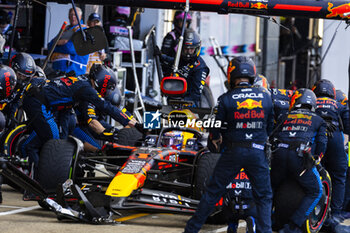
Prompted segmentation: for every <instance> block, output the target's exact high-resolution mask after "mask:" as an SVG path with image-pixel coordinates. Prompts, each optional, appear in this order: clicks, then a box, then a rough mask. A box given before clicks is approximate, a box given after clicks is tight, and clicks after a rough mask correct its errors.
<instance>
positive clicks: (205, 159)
mask: <svg viewBox="0 0 350 233" xmlns="http://www.w3.org/2000/svg"><path fill="white" fill-rule="evenodd" d="M219 158H220V154H218V153H209V152H208V153H204V154H202V155H201V156H200V157H199V159H198V161H197V170H196V174H195V180H194V184H195V189H194V193H193V197H194V199H198V200H199V199H200V198H201V197H202V194H203V192H204V191H205V187H206V185H207V182H209V180H210V178H211V177H212V175H213V172H214V168H215V166H216V163H217V162H218V160H219ZM221 209H222V207H221V206H220V205H219V206H217V207H215V210H214V211H213V213H212V214H211V215H209V217H208V218H207V221H206V223H208V224H224V223H226V218H225V216H224V212H223V211H222V210H221Z"/></svg>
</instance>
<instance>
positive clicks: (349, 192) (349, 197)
mask: <svg viewBox="0 0 350 233" xmlns="http://www.w3.org/2000/svg"><path fill="white" fill-rule="evenodd" d="M336 101H337V102H338V103H341V104H342V105H343V106H345V107H346V109H347V111H349V103H348V97H347V95H346V94H345V93H344V92H343V91H341V90H336ZM348 143H349V142H346V146H345V153H347V154H348V158H349V152H348V150H349V145H348ZM346 148H348V150H346ZM349 201H350V169H349V164H348V170H347V173H346V183H345V196H344V203H343V213H342V216H343V217H344V218H345V219H347V218H350V211H349V208H350V206H349V204H350V203H349Z"/></svg>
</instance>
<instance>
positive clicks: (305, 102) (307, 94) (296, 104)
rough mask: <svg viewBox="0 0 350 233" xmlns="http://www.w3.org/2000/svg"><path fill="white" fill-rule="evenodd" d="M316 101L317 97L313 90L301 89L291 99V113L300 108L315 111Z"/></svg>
mask: <svg viewBox="0 0 350 233" xmlns="http://www.w3.org/2000/svg"><path fill="white" fill-rule="evenodd" d="M316 101H317V98H316V95H315V93H314V92H313V91H312V90H310V89H307V88H300V89H298V90H296V91H295V92H294V94H293V96H292V98H291V101H290V105H289V111H291V110H294V109H298V108H308V109H310V110H311V111H315V109H316Z"/></svg>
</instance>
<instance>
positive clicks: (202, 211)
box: [185, 147, 272, 233]
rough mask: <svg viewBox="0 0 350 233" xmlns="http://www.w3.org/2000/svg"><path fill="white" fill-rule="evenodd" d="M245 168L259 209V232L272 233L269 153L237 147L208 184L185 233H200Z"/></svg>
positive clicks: (224, 155) (223, 159) (222, 160)
mask: <svg viewBox="0 0 350 233" xmlns="http://www.w3.org/2000/svg"><path fill="white" fill-rule="evenodd" d="M241 168H244V170H245V172H246V174H247V175H248V177H249V180H250V182H251V184H252V187H253V197H254V201H255V203H256V209H257V219H256V220H257V221H256V222H257V224H256V227H257V232H258V233H271V232H272V230H271V207H272V190H271V183H270V171H269V166H268V162H267V159H266V157H265V152H264V151H263V150H259V149H254V148H242V147H234V148H232V149H230V150H225V151H224V152H223V153H222V155H221V157H220V159H219V161H218V163H217V164H216V167H215V169H214V172H213V175H212V177H211V179H210V180H209V183H208V184H207V187H206V190H205V192H204V194H203V196H202V198H201V200H200V203H199V205H198V208H197V211H196V213H195V214H194V216H193V217H192V218H191V219H190V220H189V221H188V222H187V225H186V228H185V233H193V232H198V231H199V230H200V228H201V226H202V225H203V224H204V223H205V221H206V219H207V217H208V216H209V215H210V214H211V213H212V211H213V209H214V207H215V204H216V203H217V202H218V201H219V200H220V198H221V197H222V196H223V195H224V194H225V192H227V190H226V186H227V185H228V184H229V183H230V182H231V181H232V180H233V179H234V177H235V176H236V175H237V174H238V173H239V171H240V170H241Z"/></svg>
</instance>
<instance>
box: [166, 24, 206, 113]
mask: <svg viewBox="0 0 350 233" xmlns="http://www.w3.org/2000/svg"><path fill="white" fill-rule="evenodd" d="M200 51H201V40H200V37H199V35H198V34H197V33H196V32H195V31H194V30H192V29H186V31H185V36H184V43H183V47H182V52H181V58H180V63H179V68H178V71H177V72H176V74H173V75H175V76H179V77H183V78H185V79H186V81H187V92H186V94H185V96H184V100H188V101H192V102H193V103H194V106H196V107H200V99H201V95H202V91H203V87H204V85H205V80H206V78H207V76H208V75H209V71H210V70H209V67H208V66H207V65H206V64H205V62H204V60H203V59H202V57H201V56H200V55H199V54H200ZM170 60H172V61H170ZM170 60H169V61H170V62H169V64H173V63H174V62H173V58H171V59H170Z"/></svg>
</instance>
